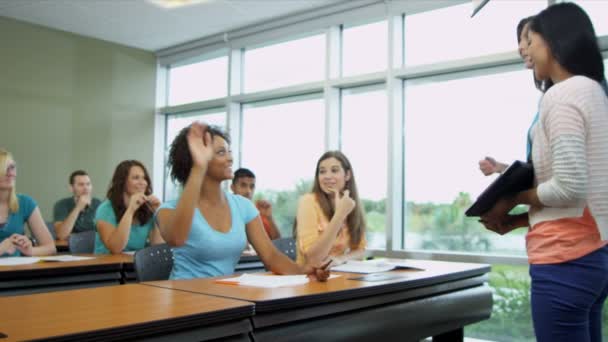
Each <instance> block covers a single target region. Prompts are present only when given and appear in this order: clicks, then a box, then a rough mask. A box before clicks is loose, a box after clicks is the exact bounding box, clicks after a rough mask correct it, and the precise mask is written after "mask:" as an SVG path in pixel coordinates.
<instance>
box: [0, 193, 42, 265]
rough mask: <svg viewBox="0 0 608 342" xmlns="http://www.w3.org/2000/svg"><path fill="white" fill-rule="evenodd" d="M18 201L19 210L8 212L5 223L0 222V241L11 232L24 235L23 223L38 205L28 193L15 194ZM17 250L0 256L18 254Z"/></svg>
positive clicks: (11, 233)
mask: <svg viewBox="0 0 608 342" xmlns="http://www.w3.org/2000/svg"><path fill="white" fill-rule="evenodd" d="M17 201H18V202H19V210H17V212H15V213H11V212H10V211H9V213H8V219H7V220H6V222H5V223H0V241H4V240H5V239H7V238H9V237H10V236H11V235H13V234H21V235H25V223H26V222H27V220H29V218H30V216H31V215H32V213H33V212H34V210H35V209H36V207H37V206H38V205H37V204H36V201H34V199H33V198H31V197H30V196H28V195H23V194H17ZM20 255H21V253H20V252H19V251H15V253H14V254H3V255H0V256H20Z"/></svg>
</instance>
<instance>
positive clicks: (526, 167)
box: [465, 160, 534, 216]
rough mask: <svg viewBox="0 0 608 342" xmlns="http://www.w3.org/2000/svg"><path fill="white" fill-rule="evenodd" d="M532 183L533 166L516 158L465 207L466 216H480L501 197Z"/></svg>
mask: <svg viewBox="0 0 608 342" xmlns="http://www.w3.org/2000/svg"><path fill="white" fill-rule="evenodd" d="M533 185H534V168H533V167H532V165H531V164H529V163H524V162H522V161H519V160H516V161H515V162H513V164H511V165H509V167H508V168H507V169H506V170H505V172H503V174H502V175H500V176H499V177H498V178H496V180H495V181H494V182H492V184H490V186H488V187H487V188H486V189H485V190H484V192H482V193H481V195H479V197H477V200H476V201H475V203H473V205H472V206H471V207H470V208H469V209H467V211H466V212H465V215H467V216H481V215H483V214H484V213H486V212H487V211H488V210H490V209H492V207H493V206H494V204H496V202H498V200H499V199H500V198H502V197H505V196H509V195H514V194H516V193H518V192H520V191H524V190H528V189H530V188H532V186H533Z"/></svg>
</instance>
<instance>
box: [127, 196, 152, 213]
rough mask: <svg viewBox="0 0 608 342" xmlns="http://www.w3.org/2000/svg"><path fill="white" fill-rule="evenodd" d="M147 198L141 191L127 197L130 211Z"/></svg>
mask: <svg viewBox="0 0 608 342" xmlns="http://www.w3.org/2000/svg"><path fill="white" fill-rule="evenodd" d="M147 200H148V199H147V196H146V195H145V194H144V193H143V192H138V193H136V194H133V195H131V198H129V209H131V211H132V212H136V211H137V209H139V207H141V206H142V204H144V202H146V201H147Z"/></svg>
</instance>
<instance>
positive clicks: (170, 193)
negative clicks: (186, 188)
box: [164, 110, 226, 201]
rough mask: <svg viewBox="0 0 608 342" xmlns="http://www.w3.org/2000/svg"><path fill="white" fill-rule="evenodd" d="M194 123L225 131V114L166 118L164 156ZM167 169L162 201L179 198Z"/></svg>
mask: <svg viewBox="0 0 608 342" xmlns="http://www.w3.org/2000/svg"><path fill="white" fill-rule="evenodd" d="M194 121H203V122H205V123H207V124H208V125H214V126H219V127H220V128H222V129H224V130H225V129H226V112H225V111H223V110H219V111H218V110H210V111H205V112H191V113H183V114H175V115H169V116H167V145H166V146H165V156H168V155H169V148H170V147H171V143H172V142H173V140H174V139H175V137H176V136H177V134H179V132H180V131H181V130H182V129H183V128H184V127H186V126H189V125H190V124H191V123H193V122H194ZM170 171H171V170H169V168H168V167H166V168H165V197H164V200H165V201H166V200H171V199H176V198H177V197H178V196H179V193H180V189H179V186H178V185H177V184H175V183H174V182H173V181H172V180H171V174H170Z"/></svg>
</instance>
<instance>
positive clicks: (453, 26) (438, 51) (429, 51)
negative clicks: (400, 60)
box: [405, 0, 547, 66]
mask: <svg viewBox="0 0 608 342" xmlns="http://www.w3.org/2000/svg"><path fill="white" fill-rule="evenodd" d="M546 5H547V2H546V1H539V0H501V1H490V2H488V4H487V5H486V6H485V7H484V8H483V9H482V10H481V11H480V12H479V13H478V14H477V15H475V17H473V18H471V12H472V6H471V3H470V2H468V3H465V4H461V5H457V6H451V7H447V8H442V9H439V10H435V11H430V12H424V13H419V14H414V15H410V16H406V18H405V64H406V66H413V65H421V64H431V63H436V62H443V61H449V60H456V59H462V58H468V57H476V56H481V55H487V54H493V53H499V52H506V51H515V50H517V33H516V27H517V24H518V23H519V21H520V20H521V19H522V18H525V17H528V16H530V15H533V14H536V13H538V12H540V11H541V10H542V9H543V8H545V7H546Z"/></svg>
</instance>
